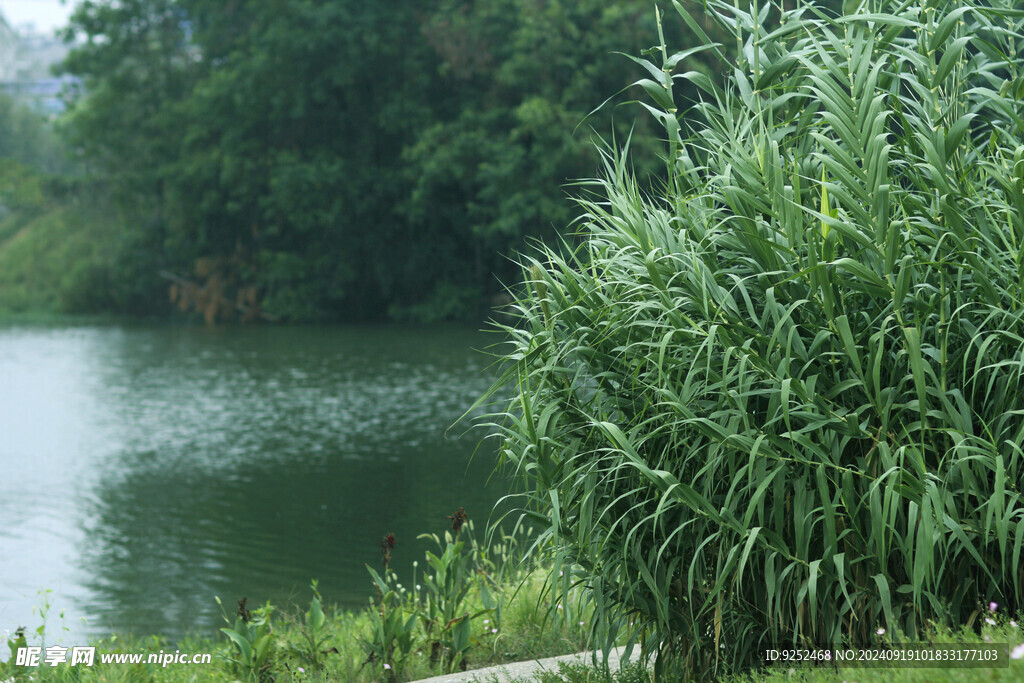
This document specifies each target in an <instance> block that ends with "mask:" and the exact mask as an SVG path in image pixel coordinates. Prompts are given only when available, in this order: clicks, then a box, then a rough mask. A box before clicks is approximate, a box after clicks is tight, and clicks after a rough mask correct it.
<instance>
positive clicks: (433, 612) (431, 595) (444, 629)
mask: <svg viewBox="0 0 1024 683" xmlns="http://www.w3.org/2000/svg"><path fill="white" fill-rule="evenodd" d="M449 519H451V520H452V532H447V531H446V532H445V534H444V543H443V544H442V543H441V539H440V538H438V537H437V536H436V535H434V534H423V535H421V536H420V538H430V539H433V540H434V542H435V543H437V545H438V547H439V548H443V550H442V552H441V554H440V555H435V554H434V553H432V552H430V551H427V553H426V559H427V565H428V566H429V567H430V569H432V570H433V573H430V572H429V571H428V572H425V573H424V575H423V584H424V586H425V591H424V593H425V599H424V606H423V611H422V614H421V617H422V622H423V629H424V633H425V634H426V637H427V641H428V642H429V643H430V647H431V653H430V659H431V662H432V663H434V662H437V661H441V663H442V667H443V668H444V669H445V670H446V671H454V670H455V669H456V668H459V667H460V666H461V667H463V668H464V667H465V664H464V662H465V657H466V653H467V652H468V651H469V650H470V649H471V648H472V647H473V646H474V645H475V644H477V642H478V640H477V639H475V638H473V633H472V620H473V619H476V618H478V617H480V616H481V615H484V614H490V613H491V612H492V610H494V609H496V607H487V606H485V607H484V608H483V609H480V610H476V611H470V610H469V609H468V608H467V604H468V601H467V598H468V596H469V594H470V591H471V590H472V589H473V588H474V587H480V588H481V598H482V599H484V600H485V601H486V602H485V605H486V603H490V604H491V605H495V603H496V602H497V600H496V596H495V594H494V593H493V592H492V591H490V590H489V589H488V587H487V584H486V582H484V581H483V580H481V581H479V582H478V581H477V578H478V573H477V571H476V570H477V566H478V565H477V564H476V563H475V562H474V561H473V560H474V556H476V557H479V555H480V550H479V547H477V546H476V545H475V544H473V546H471V547H473V548H475V551H474V552H469V551H467V550H466V543H465V541H462V540H457V539H458V537H459V534H460V532H461V531H462V528H463V525H464V524H465V523H466V520H467V517H466V511H465V509H464V508H459V509H458V510H457V511H456V512H455V513H453V514H452V515H451V516H450V517H449Z"/></svg>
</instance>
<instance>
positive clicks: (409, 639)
mask: <svg viewBox="0 0 1024 683" xmlns="http://www.w3.org/2000/svg"><path fill="white" fill-rule="evenodd" d="M394 547H395V537H394V534H388V535H387V536H385V537H384V539H383V540H382V541H381V557H382V559H383V564H384V575H383V576H381V575H380V574H378V573H377V571H376V570H374V569H373V567H371V566H370V565H366V570H367V571H368V572H369V573H370V577H371V578H372V579H373V584H374V587H375V588H376V590H377V598H376V600H374V599H371V600H370V609H369V610H368V614H369V617H370V632H369V634H367V636H366V637H364V638H361V639H360V645H361V646H362V648H363V651H364V652H365V653H366V660H365V662H363V666H366V665H367V664H370V665H373V666H375V667H379V670H380V672H381V674H382V675H383V676H384V678H385V680H387V681H398V680H399V679H400V678H401V675H402V671H403V669H404V668H405V664H406V659H407V658H408V656H409V652H410V650H412V646H413V642H414V636H415V632H416V625H417V623H418V622H419V619H420V610H419V608H418V606H417V605H416V602H415V600H414V599H412V598H411V596H410V595H409V593H408V591H406V590H404V589H403V588H402V587H401V585H400V584H398V582H397V579H396V576H395V573H394V572H393V571H392V570H391V567H390V564H391V551H392V550H393V549H394Z"/></svg>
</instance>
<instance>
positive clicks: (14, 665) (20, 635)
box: [0, 626, 30, 681]
mask: <svg viewBox="0 0 1024 683" xmlns="http://www.w3.org/2000/svg"><path fill="white" fill-rule="evenodd" d="M5 639H6V640H7V649H9V650H10V651H11V657H10V659H8V660H7V661H6V662H0V680H4V681H8V680H11V681H17V680H22V679H28V678H29V671H30V669H28V668H26V667H24V666H18V650H21V649H23V648H26V647H28V640H27V639H26V638H25V627H24V626H21V627H18V628H17V629H15V631H14V633H13V634H10V635H7V636H6V637H5Z"/></svg>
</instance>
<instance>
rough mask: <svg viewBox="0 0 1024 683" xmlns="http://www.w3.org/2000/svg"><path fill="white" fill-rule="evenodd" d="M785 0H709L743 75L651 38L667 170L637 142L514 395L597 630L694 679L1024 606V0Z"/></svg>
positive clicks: (663, 671)
mask: <svg viewBox="0 0 1024 683" xmlns="http://www.w3.org/2000/svg"><path fill="white" fill-rule="evenodd" d="M673 4H674V5H675V8H676V9H677V10H678V14H679V17H680V18H681V19H682V20H683V21H685V22H686V24H687V25H688V26H689V27H690V28H691V29H692V30H693V31H694V32H696V34H697V35H698V37H700V38H701V40H705V39H706V33H705V31H704V29H703V28H702V26H704V25H706V24H705V23H704V19H702V18H701V17H696V18H695V17H692V16H691V15H690V14H689V13H688V12H687V10H686V9H685V8H684V7H682V6H681V5H680V4H679V3H673ZM782 4H783V5H784V6H780V4H779V3H769V2H756V1H755V2H752V3H750V4H749V5H748V6H747V7H746V8H743V9H741V8H740V7H739V4H738V3H737V4H736V5H734V4H733V3H732V2H731V1H730V2H723V1H721V0H707V2H706V17H707V19H709V20H711V21H714V22H716V24H717V25H718V26H719V28H720V30H721V31H724V32H726V34H728V35H731V36H732V37H733V38H734V39H735V42H736V46H737V50H736V53H737V54H738V56H737V57H735V58H733V59H730V58H729V55H728V54H727V51H722V50H720V49H719V46H717V45H716V44H713V43H710V42H709V41H708V42H706V43H705V44H704V46H703V48H704V49H706V50H711V51H715V52H718V53H719V54H718V56H719V58H720V59H722V60H723V61H725V62H726V63H728V64H729V65H730V66H729V68H728V69H727V70H726V73H727V82H726V83H725V84H724V85H721V84H717V83H715V82H713V81H712V80H711V79H710V78H708V76H706V75H705V74H703V73H701V72H698V71H687V70H686V64H687V54H688V53H689V52H692V50H691V51H687V52H680V53H676V54H671V53H670V52H669V50H668V49H667V48H666V47H665V46H664V45H663V46H662V49H661V51H660V58H661V63H660V64H659V63H655V62H651V61H649V60H647V59H638V60H637V61H639V62H640V63H641V64H643V66H645V67H646V69H647V70H648V71H649V75H650V78H646V79H644V80H643V81H642V82H640V85H642V86H643V87H644V89H645V90H646V92H647V93H648V95H649V96H650V103H647V104H644V105H643V106H644V107H646V108H647V110H648V111H649V112H650V113H652V114H653V115H654V116H656V117H657V118H658V119H660V120H661V121H662V122H663V123H664V125H665V132H666V134H667V140H668V152H667V155H666V159H667V164H668V176H667V180H666V182H665V184H664V186H663V187H659V188H658V189H657V191H654V192H651V193H645V192H644V191H642V190H641V189H640V188H639V187H638V184H637V182H636V181H635V180H634V178H633V177H632V176H631V174H630V172H629V165H628V161H627V158H628V154H627V153H616V152H614V151H607V152H606V153H605V155H604V159H605V168H604V174H603V176H602V177H601V178H600V179H598V180H595V181H593V182H592V183H589V185H588V190H589V193H588V194H587V195H586V196H584V197H583V198H582V199H581V200H580V206H581V208H582V214H583V217H582V219H581V221H580V223H579V232H580V236H581V239H580V241H579V243H578V245H577V246H575V247H570V246H568V245H563V247H562V248H560V249H554V248H547V249H541V250H540V251H539V252H538V253H536V254H535V255H534V256H533V257H526V258H524V259H523V263H524V271H523V272H524V278H525V280H526V283H527V285H528V286H526V287H524V288H523V289H522V291H521V292H520V294H519V296H518V297H517V299H516V302H515V306H516V310H517V312H518V319H517V320H516V322H514V323H512V324H509V325H507V326H505V327H504V330H505V331H506V332H507V334H508V337H509V340H510V343H511V346H510V347H509V351H508V353H507V355H506V358H507V360H508V361H509V365H508V369H507V371H506V372H505V373H504V374H503V375H502V377H501V379H500V380H499V382H498V384H497V385H496V386H495V389H494V391H493V392H492V394H490V395H491V396H498V395H503V393H502V392H508V391H509V389H511V395H512V398H511V399H510V400H509V401H508V403H503V404H501V405H502V407H501V408H500V409H499V410H498V411H497V414H496V415H494V416H493V417H494V419H493V420H492V423H493V425H494V426H495V427H496V429H497V430H498V432H499V434H500V437H501V439H502V440H503V446H502V454H503V457H504V459H505V460H506V462H507V463H509V464H510V465H511V466H512V467H513V468H514V469H515V471H516V472H517V473H518V477H519V479H520V481H521V482H522V484H523V485H524V490H525V494H524V495H525V501H524V505H523V509H524V510H525V513H526V515H527V516H528V517H529V518H530V519H531V523H532V524H534V525H535V526H539V527H541V528H542V529H543V537H542V539H541V541H540V543H542V544H543V543H550V544H551V545H552V546H553V547H555V548H556V549H557V552H558V557H559V558H560V559H559V561H558V562H556V564H555V567H554V571H555V574H554V575H555V576H557V572H558V571H563V574H562V577H561V579H560V581H561V583H560V585H568V584H570V583H579V584H581V585H583V586H585V587H586V588H587V589H588V593H587V594H588V596H589V600H590V603H591V606H592V608H593V610H594V619H593V630H592V634H591V635H592V638H593V639H594V642H595V644H597V645H599V646H605V647H610V646H611V645H612V643H613V642H614V641H615V639H616V638H620V637H625V638H628V640H629V642H630V643H640V644H641V645H642V646H643V647H644V649H645V650H646V651H648V652H655V653H657V666H656V672H657V674H658V675H659V676H661V677H662V678H669V677H672V678H673V679H675V678H676V677H688V678H701V677H706V676H711V675H716V674H723V673H729V672H736V671H741V670H744V669H746V668H748V667H751V666H753V665H756V664H757V663H758V661H759V659H760V658H761V657H762V656H763V652H764V650H765V649H767V648H771V647H780V646H786V645H787V644H791V645H810V644H819V645H824V644H833V645H839V644H842V643H844V642H845V643H851V642H852V643H859V644H864V643H871V642H874V641H878V640H888V639H896V640H899V639H905V640H909V641H913V640H915V639H917V638H920V637H922V634H924V633H925V632H926V630H927V628H928V627H929V623H930V622H933V623H934V624H936V625H940V626H942V627H956V626H958V625H967V626H968V627H972V626H974V627H977V626H978V625H979V621H980V619H981V618H982V617H983V615H984V614H985V610H986V609H987V607H986V605H987V604H988V603H989V602H990V601H995V602H997V603H998V604H999V605H1002V606H1003V607H1004V608H1005V609H1007V610H1008V611H1009V613H1011V614H1013V613H1016V612H1017V611H1018V610H1019V609H1020V608H1021V607H1022V606H1024V603H1022V594H1021V593H1022V590H1024V566H1022V564H1021V546H1022V543H1024V503H1022V500H1021V494H1020V486H1021V480H1022V475H1024V460H1022V446H1024V385H1022V374H1024V145H1022V144H1021V140H1024V102H1022V97H1024V72H1022V70H1021V64H1024V60H1022V59H1021V54H1022V41H1024V36H1022V31H1021V22H1022V15H1024V12H1022V11H1021V6H1020V3H1019V2H1012V1H1011V0H987V1H981V0H979V1H973V0H923V1H921V0H863V1H862V2H852V3H851V2H848V3H846V9H845V13H844V14H840V15H838V16H831V15H829V14H827V13H825V12H823V11H821V10H819V9H817V8H815V7H813V6H808V5H805V4H803V3H799V4H798V6H797V7H795V8H793V7H792V5H793V3H791V2H787V3H782ZM787 7H788V8H787ZM716 35H717V33H716ZM662 42H663V41H662ZM680 81H689V82H691V83H692V84H693V85H695V86H697V88H699V91H700V93H701V97H700V100H699V101H697V102H693V103H689V105H688V106H686V107H684V108H683V109H681V110H680V109H678V108H677V102H676V99H677V98H676V96H675V94H674V92H673V87H674V86H675V85H677V84H678V83H679V82H680ZM684 113H685V116H684V115H683V114H684ZM504 395H507V393H506V394H504Z"/></svg>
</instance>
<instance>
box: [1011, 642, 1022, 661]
mask: <svg viewBox="0 0 1024 683" xmlns="http://www.w3.org/2000/svg"><path fill="white" fill-rule="evenodd" d="M1010 659H1024V643H1021V644H1020V645H1018V646H1017V647H1015V648H1013V649H1012V650H1010Z"/></svg>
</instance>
